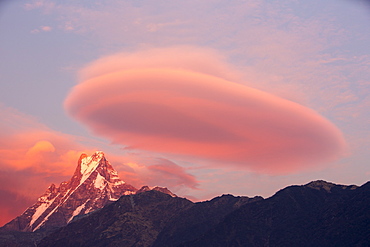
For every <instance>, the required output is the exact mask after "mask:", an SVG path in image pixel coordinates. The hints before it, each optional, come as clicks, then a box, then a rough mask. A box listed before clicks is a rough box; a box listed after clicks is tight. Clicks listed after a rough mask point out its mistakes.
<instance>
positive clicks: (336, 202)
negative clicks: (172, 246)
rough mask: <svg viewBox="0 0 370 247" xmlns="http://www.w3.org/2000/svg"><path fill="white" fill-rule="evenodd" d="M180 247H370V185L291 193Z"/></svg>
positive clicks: (322, 186)
mask: <svg viewBox="0 0 370 247" xmlns="http://www.w3.org/2000/svg"><path fill="white" fill-rule="evenodd" d="M179 246H184V247H185V246H192V247H196V246H202V247H204V246H271V247H273V246H302V247H305V246H307V247H314V246H333V247H334V246H335V247H338V246H343V247H344V246H363V247H365V246H370V182H368V183H366V184H364V185H363V186H361V187H357V186H343V185H336V184H332V183H328V182H325V181H314V182H311V183H309V184H307V185H304V186H290V187H287V188H285V189H283V190H281V191H279V192H277V193H276V194H275V195H274V196H272V197H270V198H268V199H266V200H261V201H257V202H255V203H250V204H246V205H244V206H242V207H240V208H239V209H238V210H235V211H234V212H232V213H230V214H229V215H227V216H226V217H225V218H224V219H223V221H222V222H220V223H219V224H218V225H217V226H215V227H213V228H212V229H211V230H209V231H208V232H207V233H206V234H204V235H202V236H200V237H199V238H198V239H196V240H191V241H186V242H183V243H182V244H180V245H179Z"/></svg>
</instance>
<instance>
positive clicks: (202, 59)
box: [65, 47, 345, 173]
mask: <svg viewBox="0 0 370 247" xmlns="http://www.w3.org/2000/svg"><path fill="white" fill-rule="evenodd" d="M221 58H222V57H221V56H219V55H217V53H215V52H212V51H210V50H204V51H203V50H202V49H200V48H192V47H176V48H168V49H166V48H163V49H155V50H147V51H141V52H138V53H134V54H118V55H114V56H110V57H106V58H102V59H100V60H98V61H96V62H94V63H92V64H90V65H89V66H87V67H86V68H85V69H83V70H82V73H81V83H80V84H78V85H76V86H75V87H74V88H73V90H72V91H71V92H70V94H69V95H68V98H67V99H66V101H65V108H66V110H67V111H68V113H69V114H70V115H72V116H73V117H74V118H76V119H77V120H79V121H80V122H82V123H84V124H86V125H87V126H88V127H89V128H90V129H91V130H93V132H95V133H96V134H98V135H101V136H105V137H107V138H109V139H110V140H112V141H113V142H115V143H120V144H123V145H127V146H128V147H129V148H134V149H143V150H149V151H155V152H161V153H168V154H174V155H181V156H186V157H188V158H191V159H192V158H196V159H204V160H208V161H212V162H214V163H215V164H219V165H226V166H229V165H235V166H238V167H243V168H244V167H245V168H247V169H251V170H254V171H258V172H263V173H287V172H292V171H297V170H301V169H305V168H308V167H310V166H312V165H315V164H316V165H317V164H319V163H323V162H329V161H332V160H333V159H335V158H337V157H338V156H339V155H341V154H342V152H343V150H344V149H345V141H344V139H343V137H342V134H341V132H340V131H339V130H338V129H337V128H336V127H335V126H334V125H333V124H331V123H330V122H329V121H328V120H326V119H325V118H323V117H321V116H320V115H319V114H317V113H316V112H314V111H313V110H311V109H308V108H306V107H304V106H301V105H299V104H296V103H294V102H291V101H288V100H285V99H282V98H278V97H276V96H274V95H271V94H268V93H265V92H262V91H259V90H256V89H253V88H250V87H247V86H245V85H242V84H237V83H234V82H232V81H231V80H232V79H230V78H232V75H233V74H234V72H235V71H233V70H232V69H231V68H230V67H229V66H227V64H226V63H224V62H222V61H221V60H220V59H221ZM234 78H237V76H236V77H234Z"/></svg>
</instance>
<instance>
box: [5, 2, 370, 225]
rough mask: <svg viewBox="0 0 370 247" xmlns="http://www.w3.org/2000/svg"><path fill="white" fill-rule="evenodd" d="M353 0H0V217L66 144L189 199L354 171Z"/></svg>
mask: <svg viewBox="0 0 370 247" xmlns="http://www.w3.org/2000/svg"><path fill="white" fill-rule="evenodd" d="M369 21H370V7H369V5H368V4H366V3H365V1H355V2H353V1H349V0H341V1H339V2H338V1H337V0H328V1H325V2H322V1H319V0H314V1H310V2H309V3H308V2H305V1H303V0H302V1H279V2H271V1H267V0H266V1H265V0H261V1H254V2H248V1H237V0H231V1H221V0H205V1H201V2H199V1H193V0H190V1H171V2H168V1H158V2H156V4H153V3H152V2H151V1H147V0H144V1H140V2H138V1H118V0H107V1H105V2H104V4H101V2H99V1H79V2H77V3H76V2H75V1H63V2H60V1H55V0H29V1H6V2H2V3H1V4H0V32H1V35H0V54H1V56H0V57H1V59H0V75H1V77H0V116H1V122H0V127H1V128H0V137H1V138H0V154H1V155H0V174H1V175H0V201H1V203H0V215H1V218H0V225H1V224H4V223H6V222H7V221H9V220H11V219H12V218H14V217H16V216H17V215H19V214H21V213H22V212H23V211H24V210H25V209H26V208H27V207H28V206H30V205H31V204H32V203H33V202H35V200H36V198H37V197H38V196H39V195H41V194H42V193H43V192H44V191H45V190H46V188H47V187H48V186H49V184H50V183H55V184H60V183H61V182H62V181H65V180H68V179H69V178H70V176H71V175H72V173H73V171H74V169H75V167H76V165H77V160H78V157H79V156H80V154H81V153H87V154H88V155H89V154H91V153H92V152H94V151H95V150H102V151H104V152H105V154H106V156H107V159H108V160H109V161H110V162H111V163H112V165H113V166H114V167H115V168H116V169H117V170H118V172H119V174H120V176H121V178H122V180H124V181H126V182H128V183H131V184H133V185H134V186H136V187H140V186H142V185H149V186H156V185H158V186H166V187H168V188H169V189H170V190H172V191H173V192H175V193H177V194H178V195H180V196H186V197H188V198H191V199H194V200H205V199H211V198H212V197H214V196H217V195H220V194H223V193H231V194H234V195H247V196H254V195H262V196H270V195H272V194H273V193H274V192H275V191H277V190H278V189H280V188H282V187H284V186H287V185H291V184H304V183H307V182H309V181H311V180H316V179H324V180H328V181H332V182H335V183H344V184H358V185H360V184H363V183H365V182H366V181H368V180H369V175H370V169H369V165H368V160H369V159H370V151H369V150H370V141H369V140H370V129H369V126H370V114H369V110H368V109H369V107H370V86H369V85H370V82H369V78H370V74H369V73H370V72H369V71H370V69H369V66H370V56H369V54H370V47H369V45H368V44H369V43H370V30H369V29H370V28H369V26H368V25H367V23H369Z"/></svg>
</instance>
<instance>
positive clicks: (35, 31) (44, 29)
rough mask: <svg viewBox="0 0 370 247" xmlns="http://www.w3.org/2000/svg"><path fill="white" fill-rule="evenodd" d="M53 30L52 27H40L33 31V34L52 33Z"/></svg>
mask: <svg viewBox="0 0 370 247" xmlns="http://www.w3.org/2000/svg"><path fill="white" fill-rule="evenodd" d="M52 30H53V28H52V27H51V26H40V27H38V28H35V29H33V30H31V33H33V34H36V33H40V32H51V31H52Z"/></svg>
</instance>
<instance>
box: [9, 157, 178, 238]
mask: <svg viewBox="0 0 370 247" xmlns="http://www.w3.org/2000/svg"><path fill="white" fill-rule="evenodd" d="M148 189H149V188H148ZM153 189H156V190H163V191H164V192H166V193H168V194H171V195H172V196H176V195H175V194H173V193H172V192H170V191H169V190H168V189H167V188H161V187H156V188H153ZM141 190H142V189H141ZM149 190H150V189H149ZM137 191H140V190H138V189H136V188H135V187H133V186H132V185H130V184H127V183H125V182H124V181H122V180H121V179H120V178H119V177H118V173H117V171H116V170H115V169H114V168H113V166H112V165H111V164H110V163H109V161H107V159H106V158H105V155H104V153H103V152H102V151H96V152H95V153H93V154H92V155H91V156H88V155H87V154H81V156H80V158H79V159H78V163H77V167H76V169H75V172H74V173H73V175H72V177H71V179H70V180H69V181H66V182H62V183H61V184H60V185H59V187H57V186H56V185H55V184H51V185H50V186H49V187H48V188H47V190H46V191H45V193H44V194H43V195H42V196H40V197H39V198H38V200H37V202H36V203H35V204H33V205H32V206H31V207H29V208H27V209H26V210H25V211H24V212H23V214H21V215H20V216H18V217H16V218H15V219H13V220H12V221H10V222H9V223H7V224H5V225H4V226H3V227H2V229H3V230H13V231H24V232H30V231H32V232H33V231H37V230H39V229H43V228H44V229H53V228H58V227H61V226H64V225H67V224H68V223H69V222H71V221H72V220H73V218H74V217H76V216H81V215H85V214H88V213H90V212H92V211H94V210H97V209H99V208H102V207H104V206H105V205H107V204H109V203H112V202H114V201H117V200H118V199H119V198H120V197H121V196H123V195H130V194H134V193H136V192H137Z"/></svg>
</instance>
